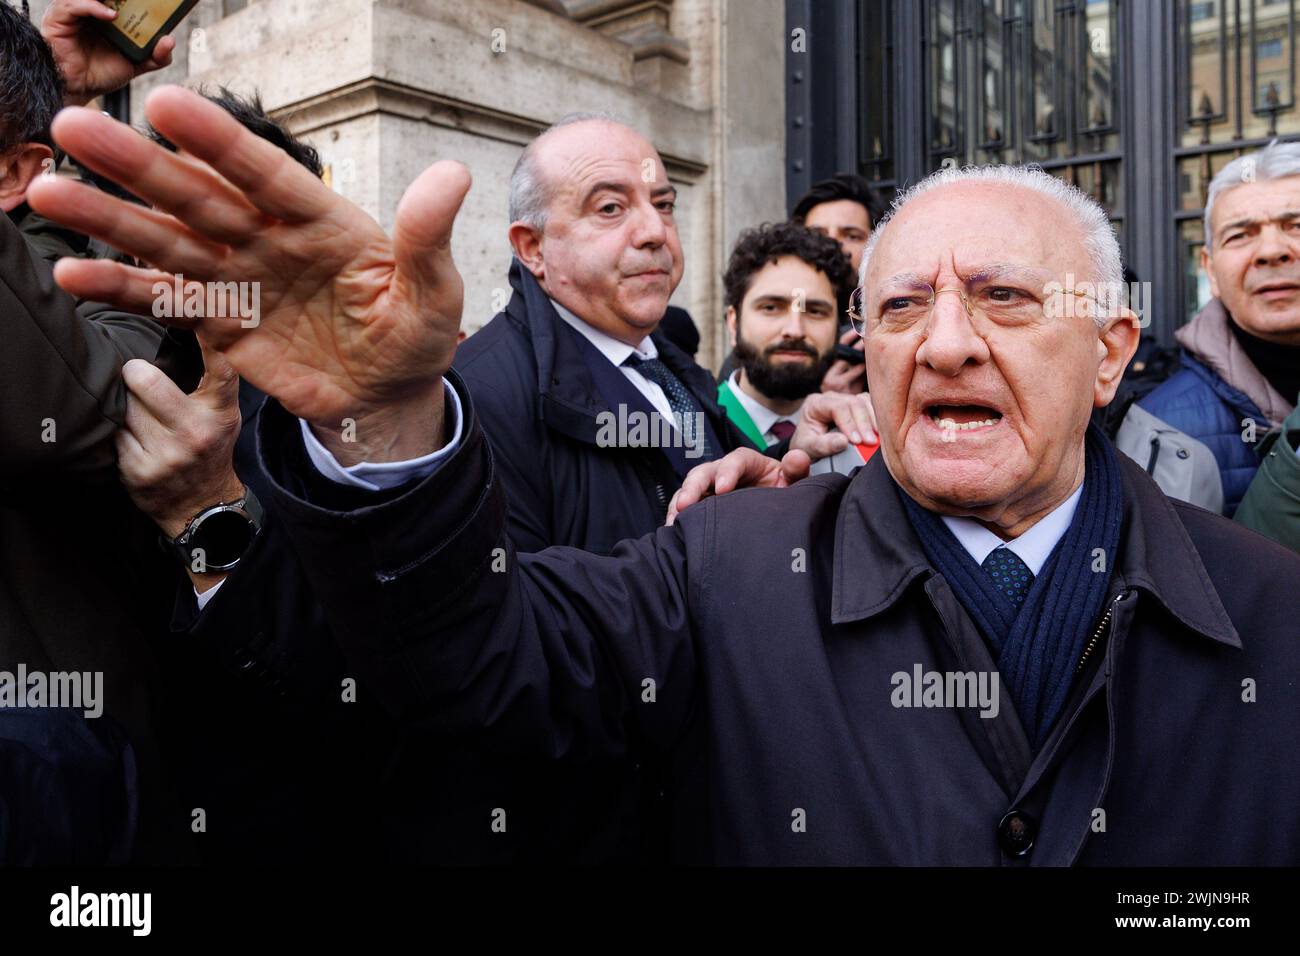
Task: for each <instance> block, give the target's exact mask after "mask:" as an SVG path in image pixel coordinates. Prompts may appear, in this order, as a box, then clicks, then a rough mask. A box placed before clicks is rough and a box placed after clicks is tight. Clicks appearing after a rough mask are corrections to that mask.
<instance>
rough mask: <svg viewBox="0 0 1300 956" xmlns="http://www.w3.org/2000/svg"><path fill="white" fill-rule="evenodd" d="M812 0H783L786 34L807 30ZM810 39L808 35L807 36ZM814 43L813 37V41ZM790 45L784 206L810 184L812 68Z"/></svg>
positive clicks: (787, 72)
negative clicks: (798, 29)
mask: <svg viewBox="0 0 1300 956" xmlns="http://www.w3.org/2000/svg"><path fill="white" fill-rule="evenodd" d="M811 7H812V0H786V4H785V35H786V36H787V37H788V36H790V33H791V31H792V30H794V29H795V28H796V27H799V28H802V29H804V30H808V29H809V28H810V24H811V19H812V16H811V14H812V10H811ZM810 39H811V38H810ZM813 42H815V40H813ZM792 46H793V44H791V43H787V44H786V49H785V122H786V130H785V151H786V166H785V193H786V208H787V209H788V208H790V201H791V200H792V199H793V198H794V197H796V196H802V195H803V194H804V193H805V192H807V191H808V187H809V186H811V185H812V159H813V158H812V136H811V132H810V131H811V129H812V125H813V116H812V111H813V109H814V103H813V96H812V75H811V72H812V67H811V63H810V58H809V56H808V55H807V54H806V53H796V52H794V51H793V49H792Z"/></svg>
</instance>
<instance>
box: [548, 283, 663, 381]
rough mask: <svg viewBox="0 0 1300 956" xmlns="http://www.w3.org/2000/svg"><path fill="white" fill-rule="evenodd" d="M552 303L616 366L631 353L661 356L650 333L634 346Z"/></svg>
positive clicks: (567, 321) (558, 313) (557, 312)
mask: <svg viewBox="0 0 1300 956" xmlns="http://www.w3.org/2000/svg"><path fill="white" fill-rule="evenodd" d="M551 305H553V306H555V312H556V314H557V315H559V317H560V318H561V319H563V320H564V321H565V322H566V323H568V324H569V325H570V326H572V327H573V328H574V329H576V330H577V331H578V333H579V334H580V335H582V336H583V337H584V338H585V339H586V340H587V341H588V342H590V343H591V344H592V345H594V346H596V349H597V350H598V351H599V352H600V354H601V355H603V356H605V358H607V359H609V361H610V362H611V363H613V364H614V365H615V366H620V365H622V364H623V363H624V362H626V361H627V359H628V356H629V355H635V356H636V357H637V358H640V359H652V358H658V357H659V350H658V349H657V348H655V344H654V342H652V341H651V340H650V336H648V335H647V336H646V337H645V338H643V339H642V340H641V344H640V345H638V346H637V347H635V348H633V347H632V346H630V345H628V344H627V343H626V342H620V341H619V340H618V339H616V338H614V337H613V336H612V335H607V334H606V333H604V332H602V331H601V330H600V329H598V328H596V327H595V326H592V325H588V324H587V323H586V322H584V321H583V320H582V319H580V318H578V317H577V316H576V315H574V314H573V313H572V312H570V311H569V310H568V309H566V308H565V307H564V306H562V305H560V303H558V302H556V301H555V300H554V299H551Z"/></svg>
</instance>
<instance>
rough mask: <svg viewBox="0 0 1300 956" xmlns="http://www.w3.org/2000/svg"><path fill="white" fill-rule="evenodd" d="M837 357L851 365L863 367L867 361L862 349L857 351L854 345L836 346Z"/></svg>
mask: <svg viewBox="0 0 1300 956" xmlns="http://www.w3.org/2000/svg"><path fill="white" fill-rule="evenodd" d="M835 357H836V358H837V359H843V360H844V361H845V362H848V363H849V364H850V365H861V364H862V363H863V362H865V361H866V356H864V355H863V354H862V349H855V348H854V347H853V346H852V345H836V346H835Z"/></svg>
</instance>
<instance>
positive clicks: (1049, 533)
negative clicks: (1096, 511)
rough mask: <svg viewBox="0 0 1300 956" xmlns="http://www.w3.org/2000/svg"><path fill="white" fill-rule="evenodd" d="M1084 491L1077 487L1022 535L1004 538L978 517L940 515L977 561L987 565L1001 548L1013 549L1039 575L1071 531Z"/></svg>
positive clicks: (1081, 486) (1031, 570)
mask: <svg viewBox="0 0 1300 956" xmlns="http://www.w3.org/2000/svg"><path fill="white" fill-rule="evenodd" d="M1082 494H1083V485H1082V484H1080V485H1079V487H1078V488H1075V489H1074V494H1072V495H1070V497H1068V498H1066V499H1065V500H1064V501H1062V502H1061V503H1060V504H1059V505H1057V506H1056V507H1055V508H1053V509H1052V510H1051V511H1049V512H1048V513H1047V514H1045V515H1043V517H1041V518H1039V519H1038V521H1037V522H1036V523H1035V524H1034V526H1033V527H1032V528H1030V529H1029V530H1028V531H1026V532H1025V533H1024V534H1022V535H1021V536H1020V537H1018V538H1012V539H1011V540H1010V541H1003V540H1002V539H1001V538H999V537H998V536H997V535H995V534H994V533H993V532H992V531H990V530H989V529H988V528H986V527H984V526H983V525H982V524H980V523H979V522H978V521H976V520H975V519H974V518H953V517H950V516H948V515H940V517H942V518H943V523H944V524H946V525H947V526H948V530H949V531H951V532H952V533H953V536H954V537H956V539H957V540H958V541H960V542H961V546H962V547H963V548H965V549H966V551H967V552H968V553H969V554H970V556H971V557H972V558H974V559H975V563H976V564H981V565H982V564H983V563H984V559H985V558H987V557H988V556H989V555H990V554H992V553H993V552H994V551H996V550H997V549H998V548H1010V549H1011V550H1012V551H1014V552H1015V554H1016V556H1017V557H1018V558H1020V560H1021V561H1023V562H1025V564H1026V565H1027V566H1028V568H1029V571H1030V573H1032V574H1033V575H1034V576H1035V577H1037V576H1038V572H1039V571H1041V570H1042V568H1043V565H1044V564H1045V563H1046V562H1047V559H1048V557H1050V556H1051V554H1052V549H1053V548H1055V547H1056V542H1058V541H1060V540H1061V538H1062V537H1063V536H1064V535H1065V532H1066V531H1067V530H1069V527H1070V522H1071V521H1073V520H1074V512H1075V509H1077V508H1078V507H1079V496H1080V495H1082Z"/></svg>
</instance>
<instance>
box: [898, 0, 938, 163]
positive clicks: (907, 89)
mask: <svg viewBox="0 0 1300 956" xmlns="http://www.w3.org/2000/svg"><path fill="white" fill-rule="evenodd" d="M927 6H928V4H922V3H915V2H911V0H907V2H901V3H896V4H894V24H893V30H894V36H895V44H896V46H895V49H896V56H895V59H896V63H897V74H896V75H897V77H898V87H897V95H896V96H895V97H894V135H895V143H896V149H895V153H894V159H895V167H894V171H895V176H896V177H897V179H898V185H899V187H900V188H903V187H906V186H907V185H910V184H911V183H915V182H917V181H919V180H920V179H922V178H923V177H924V176H925V173H926V167H927V163H928V160H929V155H930V129H931V127H930V124H929V123H928V122H927V117H928V111H927V109H926V104H927V97H926V69H925V66H926V52H927V51H926V47H925V39H926V30H925V25H926V14H927V9H926V8H927Z"/></svg>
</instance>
